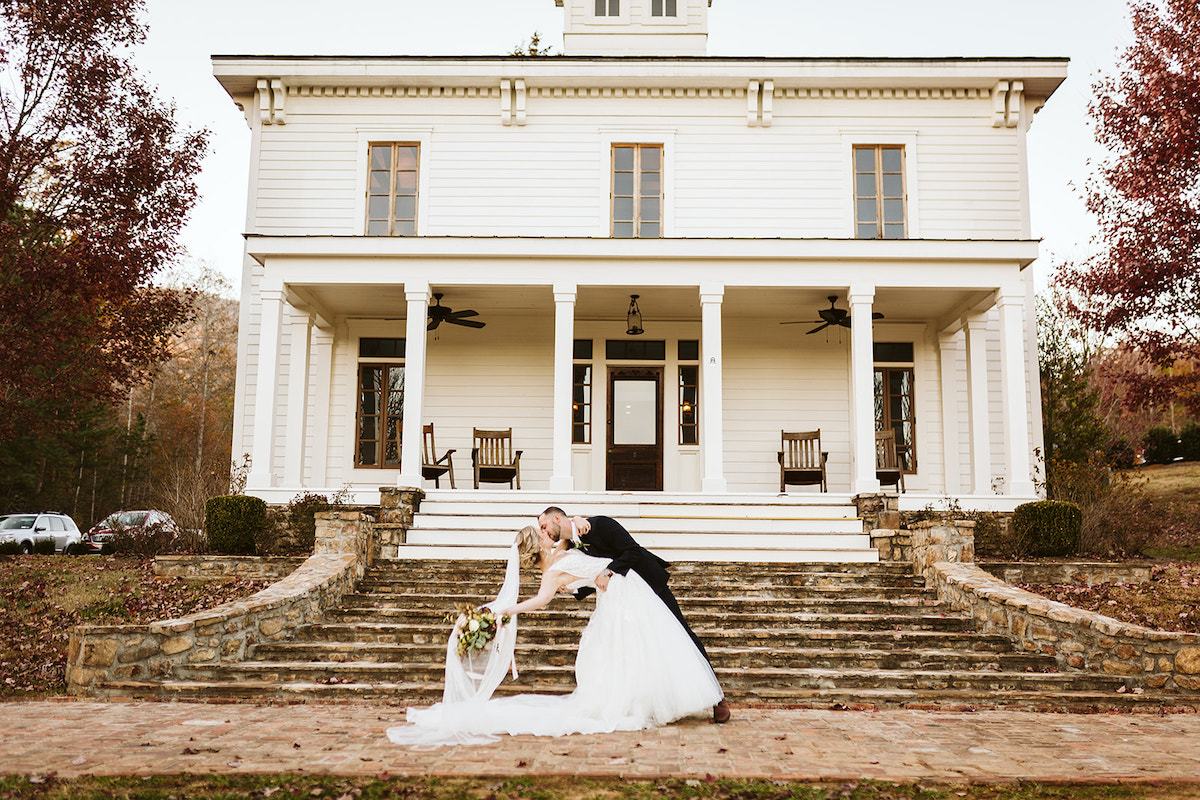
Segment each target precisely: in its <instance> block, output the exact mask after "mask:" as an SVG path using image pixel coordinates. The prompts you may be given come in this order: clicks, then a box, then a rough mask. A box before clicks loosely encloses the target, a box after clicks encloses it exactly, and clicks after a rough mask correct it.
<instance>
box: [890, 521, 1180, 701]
mask: <svg viewBox="0 0 1200 800" xmlns="http://www.w3.org/2000/svg"><path fill="white" fill-rule="evenodd" d="M972 534H973V531H972V530H970V529H969V528H968V527H967V526H962V527H959V525H958V524H956V525H955V526H946V525H937V524H929V525H926V526H922V527H919V528H918V529H916V530H913V531H912V532H911V536H912V543H911V547H912V556H913V559H912V563H913V570H914V572H915V573H916V574H918V575H922V576H924V577H925V579H926V580H927V581H928V582H929V583H930V584H931V585H933V586H934V587H935V588H936V590H937V593H938V596H939V597H940V598H941V599H942V600H944V601H946V602H947V603H949V605H950V606H951V607H952V608H954V609H956V610H960V611H966V612H968V613H970V614H971V616H972V617H973V618H974V620H975V621H976V623H977V624H978V625H979V627H980V629H981V630H983V631H986V632H989V633H1000V634H1003V635H1005V636H1008V637H1010V638H1012V639H1013V640H1014V641H1016V642H1017V643H1018V645H1019V646H1020V647H1021V648H1022V649H1024V650H1025V651H1026V652H1038V653H1045V654H1047V655H1050V656H1053V657H1054V659H1055V661H1057V662H1058V665H1059V668H1060V669H1063V670H1064V671H1076V672H1091V673H1099V674H1105V675H1115V676H1120V677H1122V678H1124V679H1125V683H1126V686H1128V687H1129V688H1131V689H1153V690H1157V691H1167V692H1172V693H1176V694H1180V695H1186V696H1188V697H1189V698H1191V697H1197V696H1200V635H1198V634H1194V633H1182V632H1179V631H1158V630H1152V629H1149V628H1144V627H1142V626H1140V625H1133V624H1130V623H1127V622H1121V621H1120V620H1116V619H1113V618H1112V617H1106V616H1104V615H1103V614H1097V613H1096V612H1094V611H1086V610H1084V609H1080V608H1074V607H1073V606H1069V605H1067V604H1065V603H1060V602H1057V601H1055V600H1050V599H1049V598H1046V597H1042V596H1041V595H1037V594H1033V593H1032V592H1027V591H1025V590H1024V589H1018V588H1017V587H1016V586H1012V585H1010V584H1008V583H1005V582H1004V581H1003V580H1001V579H1000V578H997V577H996V576H994V575H991V574H989V573H987V572H984V571H983V570H982V569H980V568H979V567H978V566H977V565H976V564H975V563H974V540H973V536H972Z"/></svg>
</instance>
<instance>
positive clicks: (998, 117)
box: [992, 81, 1025, 128]
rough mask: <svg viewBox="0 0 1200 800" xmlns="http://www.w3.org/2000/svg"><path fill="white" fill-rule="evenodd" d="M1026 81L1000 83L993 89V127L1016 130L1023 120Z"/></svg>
mask: <svg viewBox="0 0 1200 800" xmlns="http://www.w3.org/2000/svg"><path fill="white" fill-rule="evenodd" d="M1024 91H1025V82H1024V81H1012V82H1009V81H999V82H998V83H997V84H996V85H995V86H994V87H993V88H992V127H993V128H1015V127H1017V125H1018V124H1019V123H1020V120H1021V95H1022V94H1023V93H1024Z"/></svg>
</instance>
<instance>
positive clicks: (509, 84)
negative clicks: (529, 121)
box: [500, 78, 526, 125]
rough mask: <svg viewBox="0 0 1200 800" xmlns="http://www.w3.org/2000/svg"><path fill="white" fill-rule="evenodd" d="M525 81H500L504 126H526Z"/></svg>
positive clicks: (501, 121) (501, 112) (502, 122)
mask: <svg viewBox="0 0 1200 800" xmlns="http://www.w3.org/2000/svg"><path fill="white" fill-rule="evenodd" d="M525 94H526V92H525V79H524V78H517V79H516V80H515V81H514V80H509V79H507V78H505V79H504V80H502V81H500V123H501V124H502V125H524V124H525V120H526V113H525Z"/></svg>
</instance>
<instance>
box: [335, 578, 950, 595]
mask: <svg viewBox="0 0 1200 800" xmlns="http://www.w3.org/2000/svg"><path fill="white" fill-rule="evenodd" d="M673 583H678V585H677V586H672V591H673V593H674V594H675V596H676V597H679V598H683V597H697V598H699V597H710V598H714V599H715V598H721V597H756V598H760V599H769V598H803V597H820V596H827V597H839V598H850V597H871V598H875V599H889V598H902V597H909V596H914V597H915V596H925V595H928V594H929V593H930V592H929V590H926V589H925V588H924V587H920V586H912V585H898V586H897V585H888V583H886V582H879V583H865V582H858V581H855V582H848V581H837V582H831V583H827V584H780V583H777V582H770V581H755V582H737V581H714V582H712V583H709V584H701V583H699V582H685V581H678V582H673ZM538 587H539V584H538V583H535V582H532V581H522V582H521V588H520V596H521V597H530V596H532V595H535V594H537V591H538ZM496 592H497V587H496V585H495V584H488V583H486V582H482V581H455V580H450V579H436V580H435V579H428V580H423V581H420V582H419V583H417V584H416V585H413V583H412V581H410V580H409V581H406V580H404V579H403V578H400V577H398V576H397V577H392V578H386V579H382V580H381V579H377V578H372V579H368V580H364V581H361V582H359V584H358V586H357V591H356V592H355V594H360V595H370V596H379V595H387V594H394V595H396V596H398V597H414V596H421V595H424V596H437V595H446V596H457V595H464V594H471V595H474V596H478V597H490V598H495V596H496Z"/></svg>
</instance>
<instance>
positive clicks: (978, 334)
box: [964, 314, 992, 494]
mask: <svg viewBox="0 0 1200 800" xmlns="http://www.w3.org/2000/svg"><path fill="white" fill-rule="evenodd" d="M964 327H965V329H966V332H967V391H968V398H969V401H968V402H969V406H970V409H971V492H972V494H991V492H992V486H991V483H992V432H991V426H990V425H989V422H990V420H989V415H988V388H987V387H988V370H987V317H986V316H984V315H983V314H972V315H971V316H969V317H967V320H966V323H965V326H964Z"/></svg>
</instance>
